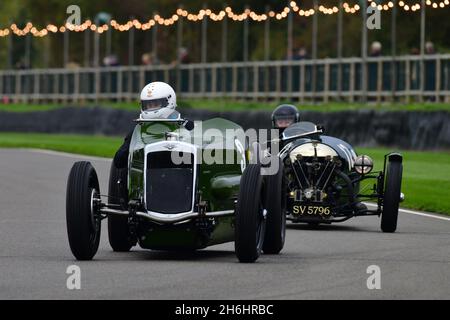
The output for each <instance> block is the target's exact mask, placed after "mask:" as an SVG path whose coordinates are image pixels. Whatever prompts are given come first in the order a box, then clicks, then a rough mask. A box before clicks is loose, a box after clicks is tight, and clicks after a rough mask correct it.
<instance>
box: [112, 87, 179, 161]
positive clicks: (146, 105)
mask: <svg viewBox="0 0 450 320" xmlns="http://www.w3.org/2000/svg"><path fill="white" fill-rule="evenodd" d="M176 107H177V96H176V94H175V91H174V90H173V89H172V87H171V86H169V85H168V84H167V83H165V82H159V81H157V82H151V83H149V84H147V85H146V86H145V87H144V89H142V91H141V114H140V116H139V118H140V119H143V120H151V119H180V113H179V112H178V111H176V110H175V108H176ZM133 131H134V130H132V131H131V132H130V133H129V134H128V135H127V136H126V137H125V140H124V142H123V144H122V145H121V146H120V148H119V150H118V151H117V152H116V155H115V156H114V165H115V166H116V167H117V168H119V169H121V168H126V167H127V165H128V151H129V148H130V142H131V137H132V135H133Z"/></svg>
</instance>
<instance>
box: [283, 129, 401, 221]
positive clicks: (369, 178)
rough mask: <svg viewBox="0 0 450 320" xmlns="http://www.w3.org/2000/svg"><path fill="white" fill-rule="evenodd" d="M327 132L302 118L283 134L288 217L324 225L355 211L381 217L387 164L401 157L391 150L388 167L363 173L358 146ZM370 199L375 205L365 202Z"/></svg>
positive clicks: (346, 216)
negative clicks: (358, 167) (357, 162)
mask: <svg viewBox="0 0 450 320" xmlns="http://www.w3.org/2000/svg"><path fill="white" fill-rule="evenodd" d="M322 133H323V129H322V128H320V127H317V126H316V125H315V124H313V123H310V122H299V123H295V124H293V125H292V126H290V127H288V128H287V129H286V130H285V131H284V133H283V135H282V137H281V140H280V149H281V150H280V152H279V153H278V155H279V157H280V158H281V160H282V161H283V163H284V176H285V183H286V190H287V192H286V194H285V195H284V196H285V197H286V214H287V219H288V220H291V221H293V222H307V223H311V224H319V223H332V222H342V221H345V220H348V219H349V218H351V217H355V216H370V215H376V216H380V215H381V214H382V213H383V201H384V192H385V172H386V164H387V163H388V162H389V161H398V162H400V163H401V162H402V156H401V155H400V154H398V153H390V154H387V155H386V156H385V161H384V165H383V170H380V171H371V172H369V173H368V174H360V173H358V172H357V171H356V170H355V167H354V164H355V160H356V159H357V154H356V152H355V150H354V149H353V147H352V146H351V145H350V144H348V143H347V142H345V141H343V140H340V139H337V138H335V137H330V136H326V135H322ZM399 198H400V196H399ZM367 200H370V201H373V202H375V203H374V205H376V206H373V207H370V208H368V207H367V206H366V205H364V204H362V201H367ZM399 201H400V200H399ZM397 211H398V203H397Z"/></svg>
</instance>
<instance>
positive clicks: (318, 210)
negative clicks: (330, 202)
mask: <svg viewBox="0 0 450 320" xmlns="http://www.w3.org/2000/svg"><path fill="white" fill-rule="evenodd" d="M292 214H293V215H294V216H302V217H307V216H311V217H316V216H320V217H324V218H327V217H329V216H330V215H331V209H330V207H327V206H314V205H297V204H294V205H293V206H292Z"/></svg>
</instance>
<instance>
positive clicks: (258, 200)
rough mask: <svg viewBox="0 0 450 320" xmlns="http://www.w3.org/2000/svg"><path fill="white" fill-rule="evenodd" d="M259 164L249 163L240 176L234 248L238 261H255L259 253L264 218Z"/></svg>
mask: <svg viewBox="0 0 450 320" xmlns="http://www.w3.org/2000/svg"><path fill="white" fill-rule="evenodd" d="M262 195H263V179H262V176H261V166H260V165H259V164H250V165H248V166H247V168H246V169H245V170H244V173H243V174H242V177H241V183H240V189H239V196H238V202H237V205H236V223H235V242H234V248H235V251H236V255H237V257H238V259H239V261H240V262H255V261H256V259H258V257H259V256H260V254H261V250H262V246H263V241H264V233H265V225H266V220H265V217H264V208H263V207H264V206H263V197H262Z"/></svg>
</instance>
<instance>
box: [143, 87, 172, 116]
mask: <svg viewBox="0 0 450 320" xmlns="http://www.w3.org/2000/svg"><path fill="white" fill-rule="evenodd" d="M176 107H177V96H176V95H175V91H174V90H173V89H172V87H171V86H169V85H168V84H167V83H165V82H159V81H156V82H151V83H149V84H147V85H146V86H145V87H144V89H142V91H141V116H140V117H141V119H169V118H178V117H179V113H178V112H176V111H175V108H176Z"/></svg>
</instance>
